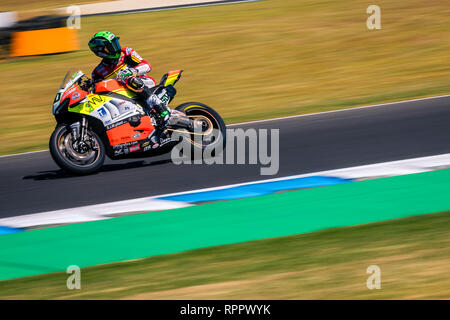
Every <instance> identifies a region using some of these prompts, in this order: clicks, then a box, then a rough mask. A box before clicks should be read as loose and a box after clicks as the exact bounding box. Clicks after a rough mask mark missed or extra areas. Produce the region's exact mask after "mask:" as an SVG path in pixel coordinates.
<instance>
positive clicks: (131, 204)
mask: <svg viewBox="0 0 450 320" xmlns="http://www.w3.org/2000/svg"><path fill="white" fill-rule="evenodd" d="M188 206H191V204H189V203H183V202H179V201H168V200H159V199H152V198H148V197H146V198H139V199H133V200H125V201H115V202H109V203H103V204H96V205H91V206H84V207H78V208H70V209H62V210H54V211H48V212H40V213H33V214H27V215H23V216H15V217H9V218H3V219H0V226H7V227H13V228H27V227H32V226H44V225H58V224H67V223H76V222H88V221H95V220H103V219H109V218H112V217H114V216H117V215H120V214H124V213H127V214H131V213H142V212H150V211H162V210H169V209H176V208H183V207H188Z"/></svg>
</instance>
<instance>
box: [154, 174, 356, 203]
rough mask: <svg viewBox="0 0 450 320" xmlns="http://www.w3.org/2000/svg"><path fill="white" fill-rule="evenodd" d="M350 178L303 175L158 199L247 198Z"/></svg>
mask: <svg viewBox="0 0 450 320" xmlns="http://www.w3.org/2000/svg"><path fill="white" fill-rule="evenodd" d="M352 181H353V180H351V179H343V178H338V177H321V176H312V177H303V178H293V179H286V180H279V181H271V182H261V183H255V184H251V185H244V186H238V187H231V188H226V189H219V190H211V191H200V192H194V193H188V194H180V195H174V196H167V197H160V198H158V199H163V200H171V201H182V202H205V201H219V200H230V199H238V198H248V197H255V196H261V195H265V194H270V193H275V192H279V191H285V190H294V189H303V188H313V187H322V186H329V185H335V184H342V183H348V182H352Z"/></svg>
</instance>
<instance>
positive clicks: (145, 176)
mask: <svg viewBox="0 0 450 320" xmlns="http://www.w3.org/2000/svg"><path fill="white" fill-rule="evenodd" d="M449 120H450V97H439V98H434V99H424V100H416V101H410V102H404V103H395V104H389V105H383V106H377V107H371V108H361V109H353V110H346V111H340V112H331V113H322V114H318V115H309V116H304V117H295V118H286V119H280V120H273V121H263V122H255V123H248V124H242V125H236V126H232V128H238V127H242V128H244V129H247V128H256V129H260V128H266V129H280V167H279V172H278V174H277V175H276V176H261V175H260V167H261V165H260V164H257V165H206V164H203V165H175V164H173V163H172V162H171V160H170V155H164V156H159V157H156V158H147V159H130V160H122V161H111V160H107V161H106V162H105V165H104V167H103V170H102V171H101V172H99V173H97V174H93V175H90V176H83V177H77V176H72V175H69V174H66V173H64V172H62V171H61V170H59V168H58V167H57V166H56V164H55V163H54V162H53V161H52V159H51V157H50V154H49V153H48V151H46V152H39V153H31V154H22V155H17V156H10V157H2V158H0V179H1V184H0V217H2V218H3V217H11V216H16V215H23V214H30V213H36V212H42V211H48V210H57V209H65V208H71V207H78V206H83V205H90V204H98V203H103V202H110V201H119V200H126V199H132V198H139V197H145V196H151V195H158V194H166V193H172V192H180V191H187V190H193V189H199V188H207V187H214V186H220V185H226V184H234V183H240V182H248V181H255V180H261V179H269V178H274V177H279V176H288V175H294V174H300V173H308V172H315V171H322V170H330V169H337V168H344V167H351V166H357V165H364V164H371V163H377V162H385V161H392V160H401V159H407V158H415V157H422V156H430V155H436V154H443V153H450V126H449Z"/></svg>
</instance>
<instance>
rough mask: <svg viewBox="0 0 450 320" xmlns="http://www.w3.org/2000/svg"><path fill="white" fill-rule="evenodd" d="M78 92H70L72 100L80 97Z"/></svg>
mask: <svg viewBox="0 0 450 320" xmlns="http://www.w3.org/2000/svg"><path fill="white" fill-rule="evenodd" d="M80 96H81V95H80V93H79V92H74V93H73V94H72V100H78V99H79V98H80Z"/></svg>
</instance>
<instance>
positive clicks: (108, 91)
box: [49, 70, 226, 174]
mask: <svg viewBox="0 0 450 320" xmlns="http://www.w3.org/2000/svg"><path fill="white" fill-rule="evenodd" d="M182 71H183V70H175V71H171V72H169V73H166V74H165V75H164V76H163V77H162V79H161V81H160V82H159V84H158V85H157V86H155V87H154V88H152V90H153V94H155V95H157V96H158V98H159V99H160V100H161V101H163V102H164V103H165V104H166V105H167V104H169V103H170V102H171V97H172V96H171V95H170V94H169V92H168V87H169V86H172V87H171V89H172V90H173V86H174V85H175V83H176V82H177V81H178V80H179V79H180V76H181V73H182ZM70 73H71V72H70V70H69V71H68V72H67V73H66V76H65V77H64V80H63V82H62V83H61V86H60V88H59V90H58V92H57V94H56V97H55V100H54V102H53V115H54V116H55V119H56V121H57V125H56V128H55V130H54V131H53V133H52V135H51V137H50V142H49V147H50V154H51V156H52V158H53V160H54V161H55V162H56V164H57V165H58V166H59V167H60V168H62V169H64V170H67V171H69V172H72V173H75V174H89V173H93V172H96V171H98V170H99V169H100V168H101V167H102V165H103V162H104V161H105V156H108V157H109V158H110V159H112V160H115V159H124V158H136V157H151V156H156V155H160V154H164V153H168V152H170V151H171V150H172V149H173V148H174V147H175V146H176V145H177V144H178V143H179V142H180V137H181V140H183V141H184V142H185V143H186V142H187V143H188V144H189V145H190V147H191V148H192V151H193V152H192V153H191V154H195V152H199V151H204V150H205V149H206V148H219V149H220V148H222V149H223V147H224V145H225V140H226V127H225V123H224V121H223V120H222V118H221V117H220V115H219V114H218V113H217V112H216V111H214V109H213V108H211V107H209V106H207V105H205V104H203V103H198V102H187V103H183V104H181V105H179V106H177V107H176V108H175V109H173V110H171V115H170V119H169V121H168V124H167V127H166V128H165V130H164V133H163V135H162V136H161V139H159V142H158V143H154V141H153V140H152V139H151V138H152V137H153V135H155V134H156V131H157V130H156V123H157V122H156V117H155V115H154V113H153V111H152V110H147V109H148V108H146V107H145V104H144V103H143V101H141V99H142V98H140V97H139V96H138V95H137V94H136V93H134V92H133V91H131V90H129V89H128V88H127V87H126V86H125V85H123V84H122V83H121V82H119V81H117V80H115V79H109V80H104V81H100V82H96V83H94V82H93V81H92V80H91V79H90V78H89V77H87V76H86V75H85V74H84V73H83V72H82V71H77V72H75V73H73V75H72V76H71V77H70V76H69V74H70ZM175 133H177V137H176V138H174V134H175ZM198 138H200V139H198ZM219 152H220V150H219Z"/></svg>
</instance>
